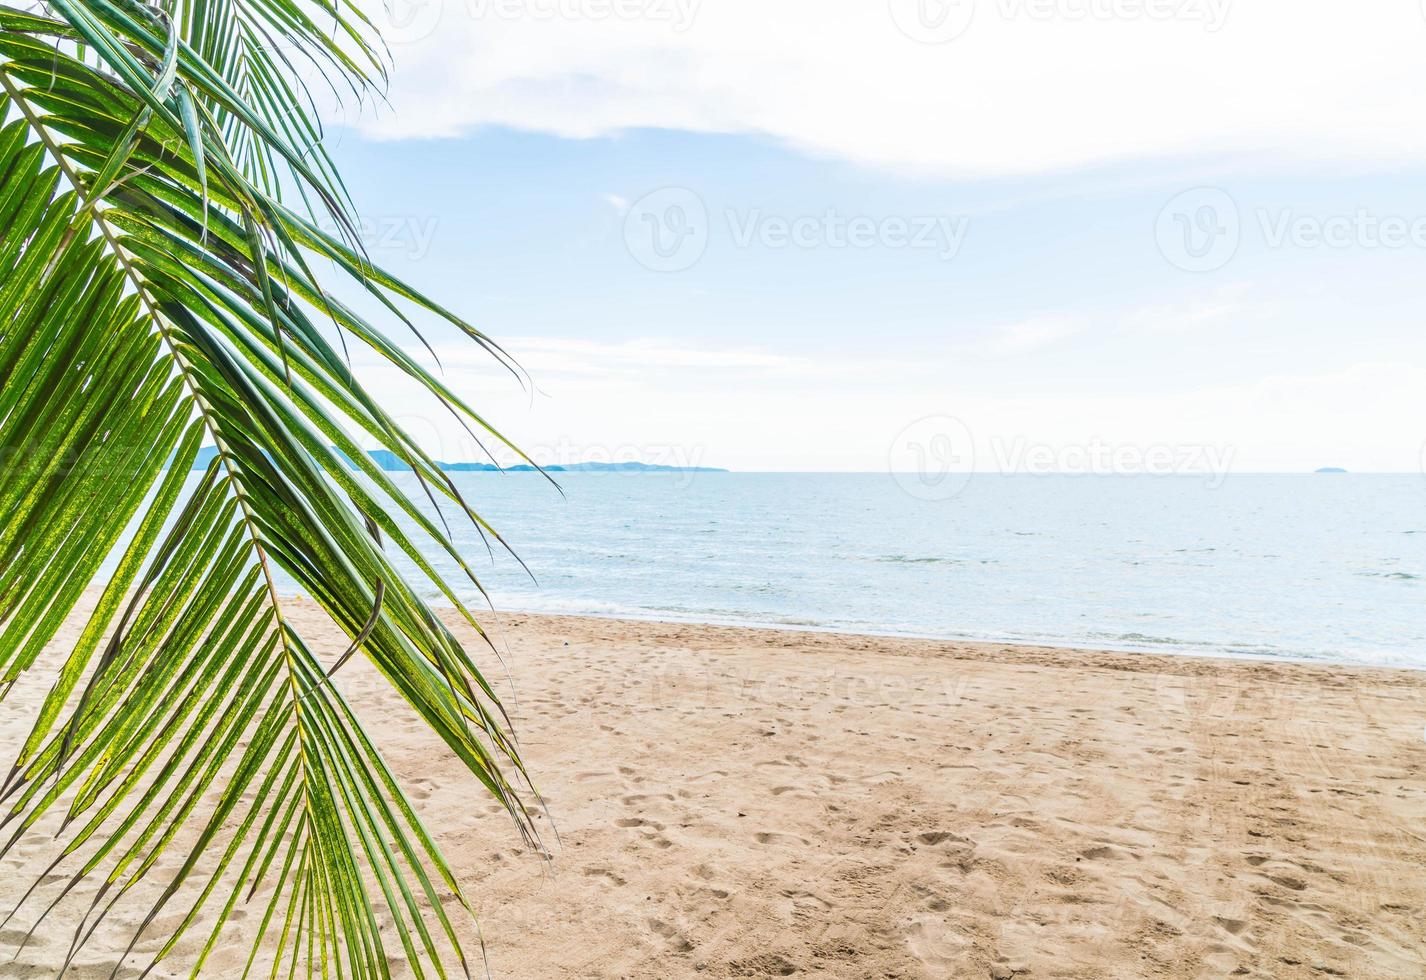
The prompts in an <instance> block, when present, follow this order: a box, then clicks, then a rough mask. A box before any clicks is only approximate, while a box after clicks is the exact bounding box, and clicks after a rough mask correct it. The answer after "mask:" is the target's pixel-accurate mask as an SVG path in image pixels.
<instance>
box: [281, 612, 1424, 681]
mask: <svg viewBox="0 0 1426 980" xmlns="http://www.w3.org/2000/svg"><path fill="white" fill-rule="evenodd" d="M290 597H291V598H305V597H303V596H300V595H297V594H293V595H291V596H290ZM426 601H427V602H429V603H431V605H432V607H433V608H438V609H451V608H453V607H452V606H450V604H449V603H446V602H444V601H441V602H437V601H435V600H433V599H432V598H431V597H427V599H426ZM472 612H474V613H475V615H476V618H477V619H480V618H481V617H482V616H494V617H496V618H497V619H498V618H499V617H501V616H508V615H515V616H540V617H547V618H553V619H559V618H568V619H597V620H610V621H614V622H624V623H659V624H664V625H678V626H708V627H714V628H718V629H736V630H754V631H757V630H766V631H769V632H786V633H811V634H826V635H829V636H845V637H854V638H855V637H865V638H868V639H884V640H917V641H924V642H927V643H944V644H954V645H967V646H987V647H992V646H993V647H999V648H1004V647H1015V648H1019V647H1023V648H1028V649H1035V650H1060V651H1064V652H1087V653H1110V654H1123V655H1125V656H1146V657H1169V658H1180V657H1186V658H1190V659H1203V660H1212V661H1224V662H1228V663H1236V662H1246V663H1266V664H1274V663H1278V664H1294V665H1300V666H1307V667H1313V666H1316V667H1347V668H1361V669H1364V670H1398V671H1406V672H1408V673H1416V674H1420V673H1426V660H1423V661H1422V662H1421V663H1411V662H1408V663H1393V662H1391V661H1390V660H1351V659H1345V658H1334V657H1332V656H1331V655H1330V654H1324V655H1322V656H1316V657H1314V656H1304V655H1301V654H1293V655H1289V654H1282V655H1279V654H1271V653H1246V652H1240V651H1233V650H1228V649H1226V648H1222V647H1211V648H1203V649H1200V648H1193V647H1188V646H1183V647H1180V648H1168V646H1167V645H1165V646H1150V645H1147V644H1145V645H1133V644H1128V643H1125V644H1114V645H1107V644H1106V645H1094V644H1087V643H1081V642H1078V641H1075V640H1029V639H1024V638H1019V637H1004V638H1001V637H979V636H968V635H953V634H945V635H942V634H935V633H915V632H902V631H896V630H866V629H852V628H844V627H840V626H820V625H815V624H800V623H773V622H763V621H757V620H739V619H707V618H699V617H696V616H688V617H684V616H680V615H678V614H677V613H649V614H647V615H634V614H632V613H627V612H611V613H604V612H585V611H581V612H564V611H558V610H549V609H541V608H538V607H532V606H518V605H517V606H501V607H497V608H495V609H489V608H487V609H484V610H481V611H477V610H475V609H474V608H472Z"/></svg>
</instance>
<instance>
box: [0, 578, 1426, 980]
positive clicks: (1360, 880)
mask: <svg viewBox="0 0 1426 980" xmlns="http://www.w3.org/2000/svg"><path fill="white" fill-rule="evenodd" d="M295 608H296V609H297V611H296V612H295V613H293V614H292V615H293V616H294V617H295V621H296V622H297V624H298V625H299V627H300V626H303V625H304V624H305V625H307V626H308V630H307V632H308V633H309V634H311V633H312V632H313V631H314V630H315V629H316V627H315V626H314V625H313V624H316V623H319V622H320V621H321V617H320V614H319V613H317V611H316V610H315V607H313V606H311V605H310V604H307V603H301V602H299V603H297V605H296V607H295ZM492 622H493V621H492ZM499 623H500V626H499V629H498V636H499V638H500V640H501V642H502V644H503V646H504V647H505V648H506V649H508V659H509V667H510V671H511V675H512V677H513V679H514V682H515V685H516V688H517V693H518V700H517V701H516V700H512V701H511V702H510V704H511V708H512V714H513V715H514V717H515V719H516V722H517V728H518V731H519V733H520V736H521V739H522V743H523V748H524V752H525V755H526V759H527V762H528V764H529V766H530V768H531V770H532V772H533V774H534V776H535V778H536V780H537V782H538V785H539V786H540V788H541V790H542V791H543V792H544V794H545V796H546V799H547V802H548V806H549V809H550V811H551V814H552V815H553V819H554V822H555V824H556V827H557V829H558V836H559V842H558V843H555V842H554V834H553V833H552V832H550V831H549V830H548V829H547V828H548V824H549V821H548V820H541V821H540V825H541V827H542V833H544V834H545V836H546V837H547V838H548V840H549V841H550V843H551V847H552V850H553V854H554V858H553V861H552V862H551V863H548V864H547V863H545V862H542V861H541V860H540V859H539V858H538V857H537V856H535V855H534V854H532V853H530V852H528V851H523V850H521V849H520V848H519V846H518V838H517V836H516V834H515V832H514V829H513V827H512V826H511V824H510V822H509V819H508V818H507V817H506V816H504V815H503V813H501V812H498V808H497V807H496V806H495V805H494V804H493V803H492V802H491V801H490V800H489V799H488V798H487V797H485V796H484V795H483V794H482V792H481V790H480V789H479V787H478V786H477V785H476V784H475V782H474V780H473V779H472V778H470V777H469V776H466V775H464V774H463V773H462V771H461V769H460V767H459V766H458V765H457V764H456V763H455V762H453V761H450V760H447V759H446V758H444V755H443V753H442V751H441V748H440V746H439V745H438V744H436V743H434V741H433V740H432V739H431V738H429V737H427V736H424V735H423V734H422V732H421V731H420V729H419V727H418V726H417V725H416V724H415V723H414V722H412V721H411V719H410V718H409V716H408V714H407V712H406V710H405V707H404V705H403V704H402V703H401V702H399V701H398V700H397V699H396V698H394V697H393V696H392V695H391V694H390V693H389V692H388V691H386V690H385V689H384V687H383V682H381V680H380V679H379V678H378V677H376V676H375V674H374V672H372V671H371V670H369V669H366V668H364V666H358V664H357V662H356V661H354V662H353V663H352V664H351V665H350V667H351V668H355V669H350V670H348V668H344V676H341V682H342V684H343V685H344V687H345V689H346V690H347V692H348V693H349V695H350V696H351V698H352V699H353V702H354V703H355V704H356V706H357V708H358V710H359V712H360V713H361V714H362V716H363V717H364V718H365V719H366V720H367V721H368V723H369V730H372V731H374V732H376V733H377V734H378V737H379V739H380V740H381V743H382V745H383V747H384V748H385V749H386V751H387V753H388V757H389V758H390V760H391V762H392V764H393V766H394V767H395V769H396V770H397V772H398V774H400V775H401V776H402V777H403V778H405V779H406V782H407V786H408V787H409V789H410V790H411V792H412V795H413V797H414V798H415V799H416V801H417V805H418V806H419V807H420V808H421V812H422V814H423V816H424V817H425V818H426V820H427V822H428V824H430V825H432V826H433V827H436V828H439V833H438V837H439V839H440V841H441V843H442V845H443V847H444V849H445V851H446V853H447V855H448V856H449V857H450V858H451V859H452V861H453V863H454V865H455V867H456V869H457V873H458V874H459V875H460V876H461V878H462V880H463V882H464V883H465V885H466V886H467V887H468V893H469V894H470V895H471V897H472V900H473V903H474V904H475V906H476V909H477V912H478V913H479V918H480V924H481V928H482V931H483V934H484V937H485V943H486V950H487V955H488V958H489V966H490V972H491V975H492V976H494V977H497V978H506V977H509V978H532V980H544V978H561V977H630V978H664V977H683V976H702V977H766V976H793V977H796V976H809V975H810V976H824V977H937V978H940V977H957V978H958V977H1009V976H1028V977H1075V978H1093V977H1104V978H1127V977H1220V976H1230V975H1238V976H1251V977H1276V978H1293V977H1312V978H1321V977H1335V976H1347V977H1413V978H1419V977H1422V976H1426V955H1423V950H1426V742H1423V723H1424V722H1426V675H1423V674H1420V673H1411V672H1404V671H1389V670H1375V669H1359V668H1347V667H1331V666H1305V665H1298V664H1281V663H1278V664H1269V663H1250V662H1233V661H1223V660H1207V659H1191V658H1178V657H1162V656H1150V655H1141V654H1121V653H1104V652H1093V651H1081V650H1054V649H1044V648H1035V647H1013V646H1003V645H998V644H965V643H946V642H932V641H921V640H908V639H893V638H879V637H864V636H847V635H833V634H822V633H804V632H789V631H774V630H753V629H741V628H725V627H714V626H702V625H681V624H663V623H646V622H627V621H615V620H599V619H587V618H573V617H554V616H534V615H508V614H507V615H504V616H501V617H499ZM462 635H465V634H462ZM344 644H345V641H344V639H343V638H341V637H339V636H336V635H332V634H324V635H321V636H318V637H316V642H315V643H314V646H316V647H317V649H318V650H319V651H321V652H323V653H324V654H327V655H335V654H336V653H338V652H340V650H341V649H342V647H343V646H344ZM492 673H493V674H495V675H497V676H498V675H499V671H498V669H493V670H492ZM37 689H38V688H36V686H35V685H34V684H31V685H30V686H29V688H27V689H17V691H16V694H15V695H12V697H21V698H24V697H33V696H34V695H33V691H34V690H37ZM27 690H28V691H30V692H31V693H26V691H27ZM15 707H16V704H15V702H14V701H7V702H6V703H5V705H4V723H3V726H0V751H3V752H4V753H5V754H7V755H10V756H13V751H14V742H13V740H14V738H15V736H16V732H17V730H18V729H19V728H20V727H21V726H19V725H17V724H16V716H17V714H23V712H19V713H17V712H15V711H14V708H15ZM7 765H8V763H7ZM12 866H13V862H11V863H10V864H7V865H5V866H4V867H5V869H9V868H11V867H12ZM15 881H16V879H15V878H9V879H6V878H0V897H10V893H12V892H14V891H15V890H16V887H17V885H16V884H15ZM4 904H5V905H6V906H7V910H8V905H9V904H12V903H11V902H6V903H4ZM82 904H87V902H85V903H82ZM125 914H127V915H130V916H133V917H137V916H138V915H139V914H140V913H139V912H138V911H137V909H136V908H135V907H134V906H129V907H128V908H127V909H126V910H125ZM116 915H117V913H116ZM18 921H19V920H17V922H18ZM28 921H29V920H28V919H26V920H24V923H23V924H26V925H27V924H28ZM133 924H134V922H132V921H130V922H127V923H125V922H123V921H119V922H116V923H113V927H114V929H115V930H116V931H115V932H114V933H112V934H113V935H114V936H117V935H118V932H117V930H119V929H121V928H123V927H125V926H127V928H128V929H130V930H131V929H132V927H133ZM72 927H73V926H72V920H70V921H69V922H65V921H64V919H63V917H56V919H55V920H53V921H51V922H49V923H47V924H45V925H44V926H42V927H41V930H40V932H39V933H38V934H37V936H36V939H35V940H34V941H33V942H32V944H31V946H30V947H29V948H27V949H26V950H25V951H24V953H23V954H22V955H21V957H20V958H19V959H17V960H16V961H14V962H8V956H0V976H24V977H31V976H50V975H53V971H54V966H55V965H56V964H54V962H53V961H54V959H55V958H56V957H57V955H59V954H60V952H61V951H62V950H63V949H64V948H67V946H68V937H69V934H70V931H71V930H72ZM20 934H22V931H17V929H16V925H15V924H12V926H11V927H10V928H9V929H7V930H6V931H5V932H3V933H0V944H4V945H13V942H14V940H15V938H16V936H18V935H20ZM470 934H471V935H473V934H474V933H473V930H472V931H471V933H470ZM104 935H110V933H108V932H106V933H104ZM141 948H149V949H152V945H151V944H149V943H147V942H146V943H145V944H143V945H142V946H141ZM244 955H245V949H244V948H243V947H242V946H241V945H240V943H239V942H236V941H235V942H234V943H233V944H231V945H225V946H224V947H223V948H222V949H220V950H219V951H218V953H217V954H216V956H215V958H214V959H213V960H212V961H211V963H210V965H211V966H212V967H213V971H212V975H214V976H229V975H234V976H235V975H236V974H237V972H238V971H240V969H241V964H242V962H243V958H244ZM131 962H133V963H134V964H136V965H139V966H142V965H143V964H144V963H146V962H147V961H146V960H142V959H140V958H138V957H135V958H134V959H133V960H132V961H131ZM112 964H113V951H110V950H106V949H105V948H104V942H103V941H98V942H97V943H96V945H94V946H91V947H90V948H88V949H87V950H86V951H85V952H84V954H83V955H82V957H81V959H80V961H79V968H78V969H77V970H76V972H75V974H74V975H76V976H81V977H83V976H91V975H93V976H98V975H105V976H107V975H108V972H109V969H110V967H112ZM168 965H169V964H167V963H165V964H164V967H167V966H168ZM181 965H182V964H181V961H179V962H175V963H173V964H172V966H173V970H172V971H168V970H166V969H164V968H161V969H160V970H158V971H156V973H155V974H151V975H158V976H163V975H168V973H170V972H173V973H176V972H177V971H178V967H180V966H181ZM396 966H397V970H398V972H399V971H400V966H401V964H397V965H396ZM46 967H48V969H46ZM136 972H137V971H132V972H131V971H129V970H127V969H125V970H124V971H122V972H121V973H120V976H125V975H133V974H134V973H136ZM477 972H478V970H477Z"/></svg>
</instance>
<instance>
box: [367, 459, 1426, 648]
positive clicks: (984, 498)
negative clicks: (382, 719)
mask: <svg viewBox="0 0 1426 980" xmlns="http://www.w3.org/2000/svg"><path fill="white" fill-rule="evenodd" d="M393 476H394V477H395V478H396V479H397V480H398V481H404V482H405V483H407V484H409V485H410V486H411V488H412V489H413V491H414V488H415V483H414V478H413V477H411V476H410V474H393ZM452 476H453V479H455V480H456V481H457V484H458V486H459V487H460V489H461V491H462V493H463V494H464V495H465V496H466V497H467V499H468V500H469V501H470V503H471V504H472V506H473V507H474V509H476V510H477V511H478V512H479V513H480V514H481V516H483V517H485V518H486V519H487V520H488V521H489V522H490V523H491V524H492V525H494V527H495V528H496V529H497V530H499V531H500V533H501V534H502V535H503V536H504V539H505V542H506V543H507V544H508V545H509V548H510V551H506V550H504V549H502V548H501V546H500V545H499V544H498V543H495V542H489V541H487V540H483V539H482V538H481V536H480V535H479V534H478V533H477V532H476V531H475V529H474V528H473V527H472V526H471V525H470V522H469V521H467V520H461V519H458V515H457V514H456V513H454V512H453V510H452V509H450V508H447V519H448V521H449V523H450V526H451V528H452V531H453V533H454V536H455V539H456V542H457V544H458V546H459V547H460V548H461V550H462V551H463V552H464V553H465V554H466V555H467V556H468V557H469V558H470V560H471V565H472V567H473V568H474V570H475V572H476V574H477V576H478V578H479V579H480V582H481V585H482V586H483V587H484V588H485V589H486V591H487V593H488V595H489V601H488V603H487V602H486V600H484V599H481V598H480V597H479V596H478V593H476V591H475V590H474V588H473V587H471V586H470V585H469V583H468V582H466V583H465V585H466V592H467V593H468V595H467V596H464V597H463V598H470V599H471V600H472V601H473V602H475V603H476V604H477V608H480V607H486V608H490V607H493V608H494V609H495V610H498V611H517V610H518V611H536V612H553V613H573V614H580V615H594V616H618V617H635V618H646V619H658V620H680V621H693V622H707V623H723V624H746V625H758V626H775V627H784V628H794V629H813V630H834V631H846V632H855V633H878V634H892V635H904V636H922V637H936V638H953V639H970V640H990V641H1008V642H1021V643H1036V644H1049V645H1063V646H1080V647H1094V648H1101V649H1112V650H1124V651H1151V652H1155V653H1182V654H1198V655H1205V654H1207V655H1220V656H1232V657H1265V658H1290V659H1301V660H1315V661H1331V662H1349V663H1360V664H1383V665H1395V666H1411V667H1426V477H1423V476H1421V475H1419V474H1416V475H1367V474H1341V473H1333V474H1326V473H1323V474H1304V475H1250V474H1232V475H1229V476H1227V477H1226V478H1212V479H1210V478H1206V477H1202V476H1127V475H1115V476H1109V475H1103V476H1100V475H1094V476H1090V475H1084V476H1036V475H1009V476H1006V475H980V474H977V475H974V476H971V477H968V478H967V479H965V480H964V481H963V485H962V484H957V485H956V486H955V487H953V488H951V490H953V491H954V492H948V493H929V494H928V493H925V492H921V491H922V488H920V487H918V486H917V485H916V483H915V482H914V481H910V480H908V479H906V478H904V477H903V476H900V475H895V474H887V473H879V474H878V473H856V474H835V473H685V472H674V473H559V474H553V476H554V478H555V480H556V481H557V482H558V487H556V486H555V485H553V484H552V483H551V482H550V481H549V480H547V479H545V478H544V477H543V476H541V475H540V474H537V473H456V474H452ZM488 546H489V547H488ZM510 552H513V555H512V554H511V553H510ZM516 556H518V560H517V558H516ZM402 567H404V568H406V570H408V571H411V572H414V568H410V567H409V566H406V565H404V564H403V565H402ZM448 570H451V569H449V568H448ZM452 581H457V580H456V579H452Z"/></svg>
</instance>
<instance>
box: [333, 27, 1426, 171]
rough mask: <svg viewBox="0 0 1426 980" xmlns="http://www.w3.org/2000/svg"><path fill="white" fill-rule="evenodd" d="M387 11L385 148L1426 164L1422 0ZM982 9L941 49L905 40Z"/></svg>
mask: <svg viewBox="0 0 1426 980" xmlns="http://www.w3.org/2000/svg"><path fill="white" fill-rule="evenodd" d="M389 2H390V3H391V5H392V10H393V11H394V13H392V14H381V15H379V19H380V20H383V21H385V22H386V23H387V25H388V27H387V33H388V35H389V36H390V37H391V40H392V42H393V43H392V50H393V53H394V56H395V58H396V62H397V71H396V73H395V81H394V88H393V91H392V93H391V97H392V104H393V106H394V112H386V113H385V114H384V115H383V116H382V117H381V118H370V117H368V118H366V119H365V120H363V121H362V122H361V123H360V125H361V128H363V129H364V130H365V131H366V132H367V133H369V134H371V135H374V136H378V137H387V138H399V137H404V136H452V135H456V134H459V133H462V132H465V131H468V130H471V129H473V128H475V127H479V126H482V125H488V124H500V125H507V126H514V127H518V128H523V129H529V130H536V131H541V132H548V133H555V134H559V135H562V136H567V137H593V136H604V135H609V134H614V133H619V132H621V131H624V130H628V129H631V128H635V127H663V128H672V129H682V130H689V131H696V132H718V133H752V134H761V135H766V136H770V137H773V138H775V139H778V140H781V141H783V142H785V143H786V144H788V145H791V146H793V147H796V148H799V149H801V150H804V151H807V152H810V153H813V154H818V155H825V156H830V157H835V158H842V159H847V160H852V161H855V162H858V163H861V164H867V165H872V166H878V167H886V168H892V169H898V170H911V171H926V172H932V173H938V174H949V175H1001V174H1017V173H1034V172H1053V171H1062V170H1065V169H1070V168H1079V167H1087V166H1093V165H1097V164H1105V163H1113V162H1118V161H1125V160H1132V159H1137V158H1146V157H1167V156H1179V155H1187V156H1193V155H1199V154H1202V155H1204V156H1211V157H1213V158H1216V159H1222V158H1223V156H1224V155H1225V154H1227V155H1233V156H1241V157H1243V158H1257V160H1258V162H1259V163H1262V164H1267V163H1273V164H1281V163H1283V162H1285V161H1286V162H1290V163H1292V164H1293V165H1312V164H1314V163H1320V162H1323V161H1332V162H1342V161H1351V162H1356V163H1362V164H1367V165H1378V164H1384V163H1400V162H1417V161H1420V160H1422V159H1423V158H1426V100H1423V99H1421V98H1420V92H1421V91H1422V89H1423V87H1426V58H1423V57H1422V55H1421V52H1422V49H1423V46H1426V18H1423V15H1422V12H1421V8H1420V5H1419V4H1417V3H1415V2H1407V0H1362V2H1359V3H1354V4H1343V3H1340V2H1334V0H1251V2H1249V0H1237V2H1233V0H948V2H944V3H943V2H942V0H889V2H887V0H779V2H776V3H767V2H765V0H717V2H710V3H698V2H697V0H389ZM372 3H373V4H375V3H376V0H372ZM918 5H919V7H918ZM378 6H379V5H378ZM918 9H919V10H924V11H926V12H927V14H928V20H927V22H926V23H927V24H928V25H930V26H925V27H922V26H918V25H920V24H921V22H920V21H919V20H917V19H916V11H917V10H918ZM968 10H969V11H971V12H972V16H971V17H970V20H969V24H968V26H966V29H965V30H964V32H963V33H961V34H960V35H959V36H958V37H956V38H955V39H954V40H951V41H948V42H946V43H941V44H926V43H919V42H917V41H915V40H912V39H911V38H909V37H908V36H907V34H906V33H903V31H902V30H901V29H899V28H898V20H899V21H900V22H901V23H902V25H903V26H905V25H907V24H909V25H910V26H909V30H910V33H913V34H917V33H921V34H926V33H928V32H929V34H931V35H934V34H935V33H936V28H935V26H934V22H935V16H936V15H937V13H938V12H945V13H948V16H949V17H950V18H951V19H950V20H948V21H947V22H946V23H948V24H950V25H951V26H952V27H954V26H956V23H957V21H956V18H963V17H964V15H965V12H966V11H968ZM893 13H895V14H896V15H897V16H895V17H894V16H893ZM908 18H910V20H908Z"/></svg>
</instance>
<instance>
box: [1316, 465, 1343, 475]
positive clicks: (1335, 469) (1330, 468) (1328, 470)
mask: <svg viewBox="0 0 1426 980" xmlns="http://www.w3.org/2000/svg"><path fill="white" fill-rule="evenodd" d="M1313 472H1315V473H1345V472H1347V471H1346V470H1344V469H1342V467H1340V466H1324V467H1322V468H1321V469H1320V470H1314V471H1313Z"/></svg>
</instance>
